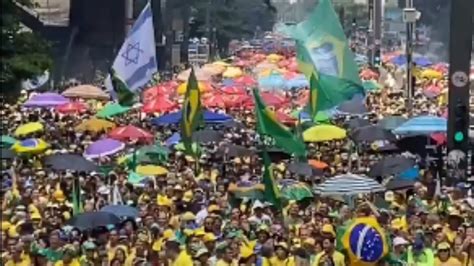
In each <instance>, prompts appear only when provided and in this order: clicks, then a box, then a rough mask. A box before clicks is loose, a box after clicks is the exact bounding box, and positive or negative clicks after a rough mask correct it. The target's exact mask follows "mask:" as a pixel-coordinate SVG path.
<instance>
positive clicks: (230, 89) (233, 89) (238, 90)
mask: <svg viewBox="0 0 474 266" xmlns="http://www.w3.org/2000/svg"><path fill="white" fill-rule="evenodd" d="M220 91H222V92H223V93H225V94H247V91H246V90H245V89H244V88H242V87H239V86H224V87H222V88H221V89H220Z"/></svg>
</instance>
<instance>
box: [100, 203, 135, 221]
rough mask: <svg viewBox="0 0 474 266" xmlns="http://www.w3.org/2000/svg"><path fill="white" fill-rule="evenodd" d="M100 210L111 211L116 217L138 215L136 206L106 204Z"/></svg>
mask: <svg viewBox="0 0 474 266" xmlns="http://www.w3.org/2000/svg"><path fill="white" fill-rule="evenodd" d="M100 211H102V212H108V213H113V214H115V215H116V216H118V217H131V218H135V217H137V216H138V210H137V208H134V207H131V206H128V205H108V206H105V207H103V208H102V209H100Z"/></svg>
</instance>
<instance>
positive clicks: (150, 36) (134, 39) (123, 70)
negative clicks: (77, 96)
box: [112, 2, 157, 92]
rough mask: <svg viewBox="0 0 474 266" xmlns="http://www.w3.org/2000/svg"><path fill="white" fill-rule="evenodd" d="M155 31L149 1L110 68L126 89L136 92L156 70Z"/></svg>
mask: <svg viewBox="0 0 474 266" xmlns="http://www.w3.org/2000/svg"><path fill="white" fill-rule="evenodd" d="M155 49H156V46H155V31H154V29H153V13H152V10H151V5H150V2H148V4H147V5H146V6H145V8H143V10H142V12H141V13H140V16H139V17H138V18H137V20H136V21H135V23H134V24H133V27H132V29H131V30H130V32H129V33H128V36H127V38H126V39H125V41H124V43H123V44H122V47H121V48H120V51H119V53H118V54H117V57H116V58H115V61H114V64H113V65H112V69H113V71H114V72H115V74H116V75H117V77H118V78H120V79H121V80H122V81H123V82H124V83H125V85H127V87H128V89H129V90H130V91H132V92H136V91H137V90H138V89H139V88H141V87H143V86H144V85H145V84H146V83H147V82H148V81H150V79H151V78H152V77H153V75H154V74H155V73H156V72H157V65H156V52H155Z"/></svg>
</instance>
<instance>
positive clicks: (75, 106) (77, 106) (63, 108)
mask: <svg viewBox="0 0 474 266" xmlns="http://www.w3.org/2000/svg"><path fill="white" fill-rule="evenodd" d="M55 110H56V111H58V112H60V113H63V114H73V113H83V112H85V111H86V110H87V106H86V105H85V104H84V103H81V102H71V103H66V104H62V105H59V106H56V108H55Z"/></svg>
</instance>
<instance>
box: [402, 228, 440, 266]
mask: <svg viewBox="0 0 474 266" xmlns="http://www.w3.org/2000/svg"><path fill="white" fill-rule="evenodd" d="M407 263H408V265H411V264H413V265H417V266H418V265H419V266H430V265H434V253H433V250H431V249H430V248H427V247H425V239H424V236H423V235H420V234H418V235H416V236H415V240H414V242H413V245H412V246H410V247H409V248H408V251H407Z"/></svg>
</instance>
